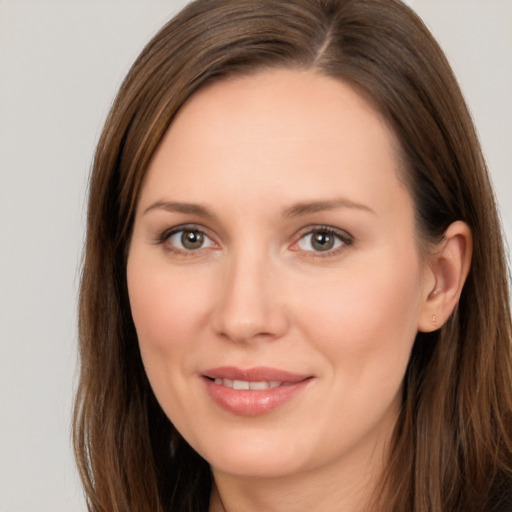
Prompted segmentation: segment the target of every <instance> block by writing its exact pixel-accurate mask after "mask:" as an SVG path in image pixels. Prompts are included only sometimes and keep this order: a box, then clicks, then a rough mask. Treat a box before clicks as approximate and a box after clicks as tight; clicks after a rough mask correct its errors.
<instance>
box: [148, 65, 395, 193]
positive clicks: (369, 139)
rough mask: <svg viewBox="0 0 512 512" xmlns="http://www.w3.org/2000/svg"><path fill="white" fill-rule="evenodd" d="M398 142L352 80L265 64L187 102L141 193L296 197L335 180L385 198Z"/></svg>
mask: <svg viewBox="0 0 512 512" xmlns="http://www.w3.org/2000/svg"><path fill="white" fill-rule="evenodd" d="M396 147H398V144H397V143H396V140H395V137H394V135H393V133H392V131H391V130H390V129H389V128H388V126H387V124H386V122H385V121H384V119H383V118H382V116H381V115H380V114H379V113H378V112H377V110H376V109H375V108H374V107H373V106H372V105H371V104H370V103H369V102H368V101H366V99H365V98H364V97H363V96H362V95H361V94H359V93H358V92H357V91H356V90H355V89H354V88H353V87H351V86H350V85H348V84H346V83H344V82H342V81H339V80H335V79H333V78H330V77H326V76H324V75H321V74H319V73H316V72H313V71H303V70H285V69H279V70H271V71H263V72H259V73H256V74H254V75H250V76H243V77H237V78H231V79H227V80H224V81H221V82H217V83H214V84H212V85H209V86H207V87H205V88H203V89H201V90H200V91H198V92H197V93H196V94H195V95H193V96H192V97H191V98H190V99H189V100H188V101H187V102H186V103H185V104H184V105H183V107H182V108H181V110H180V111H179V112H178V114H177V116H176V118H175V119H174V121H173V123H172V124H171V126H170V128H169V129H168V131H167V133H166V135H165V136H164V138H163V140H162V142H161V144H160V146H159V148H158V149H157V151H156V153H155V155H154V156H153V159H152V161H151V163H150V166H149V170H148V174H147V176H146V179H145V185H144V188H143V194H142V195H143V199H144V195H147V194H148V193H150V195H152V196H154V195H155V194H156V195H158V193H163V192H162V191H165V190H166V188H167V189H169V190H170V189H172V191H173V193H175V194H182V195H188V196H194V194H200V193H205V194H207V195H208V194H211V193H213V192H214V191H215V192H218V193H219V194H220V196H222V195H224V196H225V197H231V200H233V198H235V197H236V196H239V195H240V194H243V195H244V196H246V198H247V199H250V197H252V196H254V197H255V198H258V197H259V198H261V197H266V198H267V199H270V197H271V196H272V195H273V194H274V193H279V194H281V197H283V193H284V194H285V195H286V196H287V197H286V199H289V201H290V202H293V201H296V200H304V199H309V198H311V199H315V198H316V197H317V196H322V197H325V195H326V194H330V193H331V192H330V189H336V190H333V191H332V193H339V194H343V195H348V196H350V199H351V200H354V201H361V200H362V199H366V200H375V199H377V198H378V196H380V198H381V199H382V196H383V193H382V192H383V189H382V186H383V185H384V184H385V183H386V182H389V181H391V182H392V184H393V185H394V186H396V185H399V181H398V179H397V175H398V173H399V170H398V167H399V165H398V159H397V157H396V150H395V148H396ZM292 184H293V186H291V185H292ZM169 187H170V188H169ZM221 187H222V190H220V188H221ZM294 195H296V196H297V197H294ZM288 196H289V197H288ZM304 196H310V197H304ZM373 196H375V197H373Z"/></svg>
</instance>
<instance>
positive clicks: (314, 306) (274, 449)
mask: <svg viewBox="0 0 512 512" xmlns="http://www.w3.org/2000/svg"><path fill="white" fill-rule="evenodd" d="M397 146H398V144H397V142H396V141H395V138H394V136H393V133H392V132H391V131H390V130H389V128H388V127H387V126H386V124H385V122H384V121H383V120H382V118H381V117H380V116H379V114H378V113H377V112H376V111H375V110H374V109H373V108H372V107H371V106H370V105H369V104H368V103H367V102H366V101H365V100H364V99H363V98H362V97H361V96H360V95H359V94H358V93H357V92H356V91H355V90H354V89H352V88H351V87H350V86H348V85H347V84H344V83H342V82H340V81H337V80H334V79H331V78H328V77H325V76H322V75H320V74H318V73H315V72H314V71H301V70H273V71H264V72H260V73H257V74H255V75H252V76H249V77H242V78H236V79H229V80H226V81H223V82H220V83H216V84H213V85H210V86H208V87H207V88H204V89H202V90H201V91H199V92H198V93H196V94H195V95H194V96H193V97H192V98H191V99H190V100H189V101H188V102H187V103H186V104H185V105H184V106H183V108H182V109H181V110H180V112H179V114H178V115H177V117H176V119H175V120H174V121H173V123H172V125H171V127H170V128H169V130H168V132H167V134H166V135H165V137H164V139H163V141H162V143H161V145H160V146H159V148H158V150H157V152H156V153H155V155H154V157H153V159H152V161H151V164H150V166H149V169H148V172H147V175H146V177H145V180H144V183H143V187H142V190H141V193H140V197H139V202H138V207H137V212H136V219H135V225H134V230H133V237H132V241H131V246H130V251H129V258H128V267H127V278H128V289H129V296H130V303H131V308H132V314H133V318H134V322H135V326H136V329H137V334H138V337H139V343H140V350H141V354H142V358H143V362H144V365H145V369H146V371H147V374H148V377H149V380H150V382H151V385H152V388H153V390H154V392H155V395H156V397H157V399H158V400H159V402H160V404H161V406H162V408H163V409H164V411H165V412H166V414H167V415H168V417H169V418H170V419H171V421H172V422H173V424H174V425H175V426H176V428H178V430H179V431H180V432H181V434H182V435H183V436H184V438H185V439H186V440H187V441H188V442H189V443H190V444H191V445H192V447H194V448H195V449H196V450H197V451H198V452H199V453H200V454H201V455H202V456H203V457H204V458H205V459H206V460H207V461H208V462H209V463H210V465H211V467H212V472H213V476H214V480H215V486H214V491H213V493H212V501H211V510H212V511H213V510H229V511H237V512H240V511H242V512H249V511H253V510H258V511H261V510H267V511H280V512H283V511H303V510H315V511H333V510H343V511H344V512H352V511H353V512H356V511H361V510H363V508H364V506H365V504H366V503H367V501H368V499H369V497H370V494H371V492H372V490H373V489H374V488H375V485H376V482H377V480H378V478H379V477H380V475H381V473H382V470H383V466H384V462H383V461H384V460H385V457H386V453H387V452H386V451H387V448H388V446H389V441H390V437H391V435H392V431H393V427H394V425H395V423H396V420H397V416H398V412H399V408H400V404H401V391H402V381H403V377H404V373H405V370H406V366H407V362H408V359H409V355H410V352H411V349H412V345H413V342H414V339H415V335H416V333H417V331H418V330H419V329H420V330H432V329H434V328H436V327H438V326H440V325H441V324H442V323H443V321H444V320H445V319H446V318H447V316H448V315H449V314H450V313H451V309H453V307H454V305H455V304H456V300H457V298H458V294H459V293H460V288H461V286H462V283H463V280H464V275H465V273H467V267H468V266H469V262H468V258H469V257H468V254H469V253H470V251H469V250H468V246H469V245H470V242H469V240H470V235H469V234H468V230H467V229H466V227H465V226H464V225H462V223H459V224H456V225H453V226H452V227H451V230H452V231H451V232H450V233H448V236H447V238H446V241H445V242H444V245H443V246H442V247H439V248H438V250H437V251H436V252H435V257H434V256H433V257H432V258H430V259H427V258H426V257H425V256H422V254H423V253H422V252H421V251H420V250H419V248H418V245H417V242H416V240H417V237H416V232H415V223H414V209H413V204H412V199H411V196H410V194H409V192H408V190H407V189H406V188H405V186H404V185H403V183H402V181H401V180H400V172H402V171H401V170H400V169H399V168H398V163H397V162H398V159H397V158H396V149H395V148H396V147H397ZM165 202H167V203H170V202H172V203H187V204H192V205H200V206H201V208H203V209H206V210H207V211H208V215H205V214H204V212H203V211H200V210H198V209H197V208H195V207H194V208H183V207H181V208H180V210H181V211H176V209H175V208H174V207H170V206H169V205H167V207H166V206H165V205H164V203H165ZM311 203H314V204H315V205H316V207H315V208H312V207H309V208H302V207H301V208H299V207H297V205H301V206H303V205H304V204H311ZM294 206H295V208H294ZM185 210H186V211H185ZM191 224H192V225H193V227H192V228H190V227H189V229H191V230H192V231H193V233H192V234H194V230H196V232H195V233H196V234H197V230H200V231H201V232H204V243H203V245H200V246H199V248H197V249H190V248H188V249H187V248H186V247H184V246H183V245H180V244H181V234H182V233H181V232H178V233H176V234H174V235H172V236H169V229H170V228H177V230H178V231H179V229H180V226H183V225H187V226H190V225H191ZM325 226H329V227H332V228H334V229H335V230H339V235H340V237H338V234H332V233H331V236H334V238H333V240H335V241H336V243H335V244H334V247H333V248H332V249H328V250H324V251H322V250H318V245H317V246H314V245H313V244H312V243H311V242H312V238H311V233H312V232H314V233H316V234H320V235H321V234H322V232H321V231H320V232H319V230H321V229H323V228H325ZM315 229H316V231H314V230H315ZM433 314H436V325H435V326H434V325H433V323H432V317H433ZM219 366H237V367H241V368H252V367H256V366H268V367H272V368H279V369H283V370H287V371H289V372H294V373H299V374H306V375H308V376H311V379H310V380H309V382H308V384H307V386H305V388H304V390H303V391H301V392H300V393H299V394H298V395H297V396H295V397H294V398H293V399H292V400H290V401H288V402H287V403H285V404H284V405H282V406H280V407H278V408H277V409H274V410H272V411H270V412H268V413H266V414H262V415H258V416H254V417H247V416H240V415H236V414H232V413H230V412H228V411H226V410H224V409H222V408H220V407H219V406H218V405H217V404H216V403H214V402H213V401H212V399H211V398H210V397H209V395H208V394H207V393H206V391H205V385H204V381H203V378H202V377H201V372H203V371H205V370H206V369H208V368H213V367H219Z"/></svg>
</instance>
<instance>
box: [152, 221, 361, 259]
mask: <svg viewBox="0 0 512 512" xmlns="http://www.w3.org/2000/svg"><path fill="white" fill-rule="evenodd" d="M187 231H188V232H191V233H198V234H200V235H202V236H204V237H205V238H206V239H208V240H210V242H211V244H212V245H214V246H218V244H216V242H215V241H214V240H213V238H212V237H211V236H209V235H208V233H207V232H206V230H205V229H204V228H202V227H201V226H199V225H197V224H184V225H181V226H176V227H173V228H170V229H166V230H165V231H163V232H162V233H161V235H160V236H159V237H158V239H157V244H159V245H165V248H166V250H167V251H169V252H170V253H172V254H175V255H178V256H185V257H190V256H194V255H196V254H197V253H198V252H199V251H201V250H203V249H208V248H209V247H199V248H198V249H195V250H194V249H188V250H187V249H181V248H179V247H176V246H175V245H173V244H172V243H170V238H171V237H172V236H174V235H176V234H179V233H182V232H187ZM315 233H317V234H320V233H321V234H325V235H327V236H332V237H334V238H335V239H336V240H337V241H338V242H340V245H338V246H337V247H335V248H334V249H328V250H326V251H315V250H302V249H300V248H291V250H293V251H296V252H302V253H304V256H305V257H308V258H326V257H330V256H336V255H338V254H339V253H340V252H341V251H343V250H344V249H346V248H347V247H349V246H351V245H353V243H354V237H353V236H352V235H350V234H349V233H348V232H346V231H344V230H341V229H337V228H334V227H332V226H323V225H314V226H308V227H306V228H304V229H303V230H301V232H300V233H299V236H298V237H297V238H296V241H295V242H294V243H293V244H292V247H294V246H295V247H297V246H298V245H299V243H300V242H301V240H303V239H304V238H305V237H307V236H313V235H314V234H315Z"/></svg>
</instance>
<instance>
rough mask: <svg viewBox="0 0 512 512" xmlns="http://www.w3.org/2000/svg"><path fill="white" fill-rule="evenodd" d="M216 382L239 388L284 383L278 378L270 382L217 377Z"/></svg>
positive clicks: (253, 388) (263, 387)
mask: <svg viewBox="0 0 512 512" xmlns="http://www.w3.org/2000/svg"><path fill="white" fill-rule="evenodd" d="M215 384H219V386H226V387H227V388H233V389H238V390H246V389H251V390H261V389H273V388H278V387H279V386H281V384H282V383H281V382H280V381H277V380H271V381H270V382H265V381H262V382H249V381H247V380H231V379H215Z"/></svg>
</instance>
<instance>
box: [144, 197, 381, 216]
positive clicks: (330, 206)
mask: <svg viewBox="0 0 512 512" xmlns="http://www.w3.org/2000/svg"><path fill="white" fill-rule="evenodd" d="M338 208H352V209H356V210H361V211H366V212H369V213H373V214H375V212H374V211H373V210H372V209H371V208H370V207H368V206H366V205H364V204H360V203H355V202H354V201H350V200H348V199H345V198H338V199H328V200H320V201H307V202H301V203H296V204H293V205H291V206H288V207H287V208H285V209H284V210H283V211H282V213H281V217H282V218H284V219H288V218H293V217H303V216H306V215H310V214H312V213H317V212H322V211H329V210H336V209H338ZM156 209H162V210H165V211H168V212H177V213H184V214H192V215H197V216H199V217H205V218H210V219H211V218H214V217H215V215H214V214H213V213H212V212H211V211H210V210H209V209H208V208H206V207H205V206H202V205H200V204H195V203H183V202H178V201H156V202H155V203H152V204H151V205H149V206H148V207H147V208H146V209H145V210H144V213H143V215H145V214H146V213H148V212H150V211H152V210H156Z"/></svg>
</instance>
